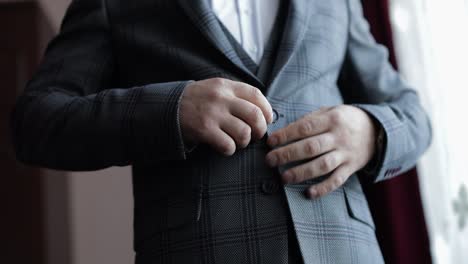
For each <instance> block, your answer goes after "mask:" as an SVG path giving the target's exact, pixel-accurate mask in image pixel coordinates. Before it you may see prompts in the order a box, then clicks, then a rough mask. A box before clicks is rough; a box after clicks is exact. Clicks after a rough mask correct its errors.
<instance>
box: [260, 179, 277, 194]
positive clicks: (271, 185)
mask: <svg viewBox="0 0 468 264" xmlns="http://www.w3.org/2000/svg"><path fill="white" fill-rule="evenodd" d="M279 187H280V186H279V184H278V182H276V181H274V180H265V181H264V182H263V183H262V192H263V193H264V194H273V193H275V192H277V191H278V190H279Z"/></svg>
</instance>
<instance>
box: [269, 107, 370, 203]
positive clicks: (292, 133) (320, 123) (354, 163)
mask: <svg viewBox="0 0 468 264" xmlns="http://www.w3.org/2000/svg"><path fill="white" fill-rule="evenodd" d="M376 134H377V132H376V125H375V124H374V122H373V121H372V119H371V117H370V116H369V115H368V114H367V113H366V112H364V111H363V110H361V109H359V108H357V107H354V106H349V105H340V106H337V107H331V108H322V109H320V110H318V111H316V112H312V113H310V114H307V115H306V116H304V117H303V118H301V119H300V120H298V121H296V122H294V123H292V124H290V125H288V126H287V127H285V128H283V129H280V130H278V131H276V132H275V133H273V134H271V135H270V137H269V138H268V141H267V143H268V145H270V146H271V147H274V146H277V145H283V144H286V145H285V146H282V147H280V148H277V149H275V150H272V151H271V152H270V153H268V154H267V156H266V162H267V163H268V164H269V165H270V166H279V165H284V164H287V163H289V162H292V161H300V160H307V159H309V160H310V159H311V161H309V162H306V163H304V164H302V165H299V166H296V167H293V168H291V169H288V170H287V171H285V172H284V173H283V175H282V179H283V181H284V182H285V183H299V182H303V181H305V180H308V179H312V178H317V177H319V176H323V175H325V174H327V173H330V172H332V174H331V176H330V177H329V178H327V179H326V180H324V181H323V182H321V183H319V184H317V185H314V186H311V187H309V189H308V190H307V193H308V195H309V197H310V198H318V197H321V196H323V195H325V194H327V193H329V192H332V191H333V190H335V189H337V188H338V187H340V186H341V185H342V184H343V183H344V182H345V181H346V180H347V179H348V178H349V176H350V175H352V174H353V173H354V172H356V171H358V170H360V169H361V168H363V167H364V166H365V165H366V164H367V163H368V162H369V161H370V159H371V158H372V156H373V155H374V151H375V137H376Z"/></svg>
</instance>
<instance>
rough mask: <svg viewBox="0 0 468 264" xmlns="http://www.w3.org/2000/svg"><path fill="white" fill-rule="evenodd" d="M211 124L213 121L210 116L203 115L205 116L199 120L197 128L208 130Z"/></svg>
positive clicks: (211, 126) (203, 130)
mask: <svg viewBox="0 0 468 264" xmlns="http://www.w3.org/2000/svg"><path fill="white" fill-rule="evenodd" d="M213 126H214V125H213V121H212V120H211V119H210V118H208V117H205V118H202V119H201V121H200V127H199V130H200V131H201V132H205V131H209V130H211V129H212V128H213Z"/></svg>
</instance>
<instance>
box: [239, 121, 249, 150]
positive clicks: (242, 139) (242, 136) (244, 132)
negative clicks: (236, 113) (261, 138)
mask: <svg viewBox="0 0 468 264" xmlns="http://www.w3.org/2000/svg"><path fill="white" fill-rule="evenodd" d="M250 134H251V129H250V127H249V126H244V127H243V128H241V130H240V132H239V137H238V143H239V144H240V145H242V146H246V145H248V144H249V142H250Z"/></svg>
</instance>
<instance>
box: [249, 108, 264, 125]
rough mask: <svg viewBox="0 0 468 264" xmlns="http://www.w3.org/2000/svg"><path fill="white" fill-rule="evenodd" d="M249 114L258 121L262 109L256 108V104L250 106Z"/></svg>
mask: <svg viewBox="0 0 468 264" xmlns="http://www.w3.org/2000/svg"><path fill="white" fill-rule="evenodd" d="M250 114H251V117H252V119H253V120H254V121H259V119H260V117H261V114H262V110H260V108H258V107H257V106H252V109H250Z"/></svg>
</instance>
